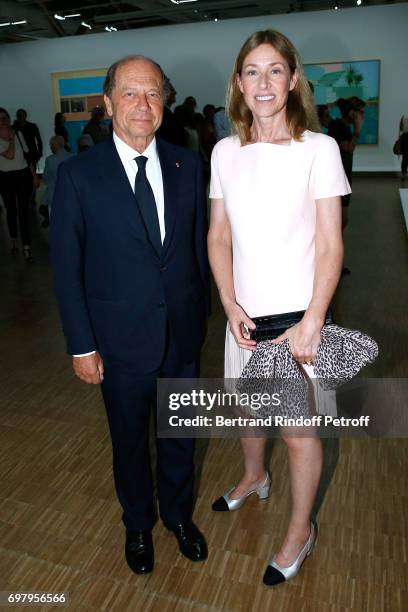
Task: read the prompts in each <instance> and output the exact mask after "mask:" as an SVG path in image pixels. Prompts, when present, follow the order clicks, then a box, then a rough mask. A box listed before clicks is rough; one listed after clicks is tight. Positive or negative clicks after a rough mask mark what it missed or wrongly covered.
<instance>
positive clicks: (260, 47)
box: [208, 30, 350, 585]
mask: <svg viewBox="0 0 408 612" xmlns="http://www.w3.org/2000/svg"><path fill="white" fill-rule="evenodd" d="M228 114H229V117H230V121H231V125H232V127H233V134H234V135H233V136H230V137H228V138H225V139H223V140H221V141H220V142H218V143H217V144H216V146H215V147H214V150H213V154H212V176H211V188H210V198H211V225H210V232H209V239H208V241H209V257H210V263H211V267H212V271H213V274H214V278H215V281H216V283H217V286H218V290H219V293H220V298H221V301H222V304H223V307H224V310H225V314H226V316H227V319H228V324H227V332H226V352H225V377H226V378H239V377H240V375H241V372H242V369H243V367H244V366H245V364H246V363H247V362H248V359H249V357H250V356H251V354H252V351H253V350H254V349H255V347H256V343H255V341H253V340H251V339H250V338H249V337H248V334H247V332H246V329H247V328H249V329H250V330H252V329H254V328H255V325H254V323H253V321H252V318H253V317H258V316H266V315H283V319H284V320H287V313H299V312H301V313H302V316H301V318H300V320H299V322H298V323H296V324H294V325H293V326H292V327H290V328H288V329H287V330H286V331H285V333H283V334H281V335H280V336H279V337H278V338H276V339H275V340H273V342H275V343H279V342H282V341H283V340H285V339H288V340H289V347H290V351H291V353H292V355H293V357H294V358H295V359H296V361H297V362H298V363H299V364H301V367H302V368H304V370H305V372H306V373H307V374H308V375H309V376H313V362H314V359H315V357H316V354H317V349H318V346H319V343H320V332H321V329H322V327H323V325H324V321H325V317H326V313H327V310H328V308H329V305H330V302H331V299H332V297H333V294H334V292H335V289H336V286H337V283H338V280H339V277H340V273H341V266H342V258H343V243H342V236H341V196H342V195H345V194H347V193H349V192H350V187H349V184H348V182H347V178H346V176H345V174H344V170H343V166H342V163H341V158H340V153H339V149H338V146H337V144H336V142H335V141H334V140H333V139H332V138H330V137H328V136H326V135H324V134H321V133H320V132H319V124H318V120H317V117H316V114H315V106H314V101H313V98H312V94H311V91H310V87H309V85H308V83H307V80H306V79H305V76H304V73H303V69H302V65H301V62H300V59H299V55H298V53H297V51H296V49H295V48H294V46H293V45H292V43H291V42H290V41H289V40H288V39H287V38H286V37H285V36H283V35H282V34H280V33H279V32H276V31H273V30H266V31H263V32H256V33H255V34H253V35H252V36H251V37H250V38H249V39H248V40H247V41H246V42H245V43H244V45H243V46H242V48H241V50H240V52H239V54H238V57H237V59H236V62H235V66H234V70H233V73H232V77H231V79H230V84H229V91H228ZM281 435H282V438H283V439H284V441H285V443H286V445H287V448H288V454H289V466H290V477H291V493H292V510H291V516H290V518H289V524H288V529H287V532H286V535H285V537H284V538H283V541H282V544H281V547H280V550H279V551H278V552H277V553H276V554H275V555H274V557H273V558H272V560H271V561H270V563H269V564H268V566H267V568H266V571H265V575H264V583H265V584H267V585H273V584H277V583H278V582H283V581H284V580H288V579H290V578H292V577H293V576H295V575H296V574H297V573H298V571H299V569H300V567H301V565H302V563H303V561H304V559H305V558H306V556H307V555H309V554H310V553H311V551H312V548H313V545H314V541H315V538H316V524H315V523H313V522H312V521H311V511H312V507H313V503H314V500H315V497H316V493H317V489H318V486H319V481H320V476H321V472H322V461H323V454H322V445H321V441H320V439H319V438H318V436H317V435H315V434H310V435H309V437H296V436H293V435H290V432H289V431H287V430H285V429H284V428H282V430H281ZM241 444H242V450H243V455H244V463H245V470H244V475H243V477H242V478H241V480H240V481H239V483H238V484H237V485H236V486H235V487H234V488H233V489H232V490H231V491H228V492H227V493H225V494H224V495H223V496H222V497H221V498H219V499H218V500H217V501H216V502H215V503H214V504H213V509H214V510H215V511H231V510H237V509H238V508H240V507H241V506H242V505H243V503H244V502H245V500H246V499H247V497H248V495H250V494H251V493H257V494H258V496H259V497H260V498H266V497H268V494H269V488H270V477H269V474H268V471H267V470H266V469H265V462H264V451H265V438H242V439H241Z"/></svg>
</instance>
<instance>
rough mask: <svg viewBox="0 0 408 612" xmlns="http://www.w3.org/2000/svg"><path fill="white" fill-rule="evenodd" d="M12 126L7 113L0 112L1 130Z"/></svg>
mask: <svg viewBox="0 0 408 612" xmlns="http://www.w3.org/2000/svg"><path fill="white" fill-rule="evenodd" d="M9 126H10V119H9V118H8V116H7V115H6V113H3V112H0V128H5V127H9Z"/></svg>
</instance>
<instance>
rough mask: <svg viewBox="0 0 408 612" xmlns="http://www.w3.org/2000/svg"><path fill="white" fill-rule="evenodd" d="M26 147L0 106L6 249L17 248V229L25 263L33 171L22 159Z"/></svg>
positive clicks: (0, 177)
mask: <svg viewBox="0 0 408 612" xmlns="http://www.w3.org/2000/svg"><path fill="white" fill-rule="evenodd" d="M28 152H29V151H28V147H27V144H26V142H25V140H24V136H23V134H22V133H21V132H20V131H19V130H14V129H13V128H12V127H10V115H9V114H8V112H7V111H6V109H5V108H0V195H1V197H2V199H3V202H4V206H5V208H6V211H7V225H8V230H9V234H10V252H11V253H12V254H13V255H14V254H16V253H17V251H18V232H19V231H20V238H21V242H22V244H23V255H24V258H25V260H26V262H27V263H32V262H33V256H32V253H31V218H30V202H31V198H32V193H33V174H32V172H31V169H30V167H29V165H28V162H27V160H26V156H27V154H28Z"/></svg>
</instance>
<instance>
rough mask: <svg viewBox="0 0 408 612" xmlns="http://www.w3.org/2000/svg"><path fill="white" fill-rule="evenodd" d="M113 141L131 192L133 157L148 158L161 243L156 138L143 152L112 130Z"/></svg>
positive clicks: (161, 205)
mask: <svg viewBox="0 0 408 612" xmlns="http://www.w3.org/2000/svg"><path fill="white" fill-rule="evenodd" d="M113 142H114V143H115V147H116V150H117V152H118V155H119V157H120V161H121V162H122V164H123V167H124V169H125V172H126V175H127V177H128V179H129V183H130V186H131V188H132V191H133V192H134V191H135V180H136V174H137V171H138V169H137V164H136V161H135V157H138V156H139V155H144V157H147V159H148V161H147V163H146V176H147V180H148V181H149V183H150V185H151V188H152V191H153V195H154V199H155V200H156V206H157V215H158V217H159V225H160V237H161V241H162V244H163V242H164V237H165V235H166V230H165V225H164V189H163V176H162V171H161V167H160V160H159V155H158V153H157V146H156V139H155V138H153V140H152V142H151V143H150V144H149V146H148V147H147V149H145V150H144V151H143V153H139V152H138V151H136V150H135V149H132V147H130V146H129V145H128V144H126V142H124V141H123V140H122V139H121V138H119V136H118V135H117V134H115V132H113ZM95 352H96V351H90V352H89V353H82V354H81V355H73V357H86V356H87V355H93V354H94V353H95Z"/></svg>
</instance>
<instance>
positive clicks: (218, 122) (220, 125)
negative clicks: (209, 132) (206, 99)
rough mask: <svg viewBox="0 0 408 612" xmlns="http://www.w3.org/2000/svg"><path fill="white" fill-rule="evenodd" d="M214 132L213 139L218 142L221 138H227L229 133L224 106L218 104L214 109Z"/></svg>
mask: <svg viewBox="0 0 408 612" xmlns="http://www.w3.org/2000/svg"><path fill="white" fill-rule="evenodd" d="M214 133H215V140H216V141H217V142H218V141H219V140H222V139H223V138H227V136H230V134H231V126H230V122H229V121H228V117H227V114H226V112H225V108H224V107H223V106H220V107H219V108H217V109H216V111H215V115H214Z"/></svg>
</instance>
